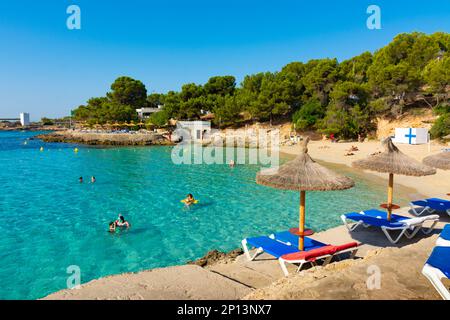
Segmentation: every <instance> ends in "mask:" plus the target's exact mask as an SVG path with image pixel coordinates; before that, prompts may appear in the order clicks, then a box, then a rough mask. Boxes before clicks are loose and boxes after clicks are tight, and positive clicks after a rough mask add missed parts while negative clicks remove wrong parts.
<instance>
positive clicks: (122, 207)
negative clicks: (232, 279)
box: [0, 132, 385, 299]
mask: <svg viewBox="0 0 450 320" xmlns="http://www.w3.org/2000/svg"><path fill="white" fill-rule="evenodd" d="M35 134H36V133H29V132H0V186H1V192H0V214H1V215H2V223H0V235H1V241H0V261H1V266H0V283H1V285H0V298H1V299H35V298H40V297H43V296H45V295H47V294H49V293H52V292H54V291H57V290H60V289H64V288H66V280H67V277H68V274H67V273H66V269H67V267H68V266H70V265H77V266H79V267H80V269H81V281H82V282H83V283H84V282H87V281H89V280H92V279H95V278H99V277H103V276H106V275H111V274H117V273H123V272H134V271H140V270H144V269H150V268H155V267H163V266H169V265H175V264H182V263H185V262H187V261H189V260H193V259H196V258H199V257H201V256H203V255H204V254H205V253H206V252H207V251H208V250H212V249H219V250H231V249H234V248H236V247H238V246H239V245H240V240H241V239H243V238H244V237H247V236H255V235H263V234H269V233H271V232H273V231H279V230H284V229H287V228H289V227H293V226H296V225H297V223H298V198H299V195H298V193H297V192H289V191H279V190H274V189H271V188H267V187H263V186H259V185H257V184H256V183H255V174H256V172H257V171H258V170H259V167H258V166H256V165H252V166H250V165H249V166H238V167H236V168H234V169H230V168H229V167H228V166H226V165H191V166H188V165H183V166H177V165H174V164H173V163H172V161H171V148H170V147H149V148H103V149H102V148H87V147H82V146H78V148H79V149H80V151H79V152H78V153H75V152H74V151H73V149H74V147H75V146H74V145H69V144H48V143H43V142H41V141H39V140H30V141H27V138H29V137H32V136H33V135H35ZM24 142H27V144H26V145H24ZM41 146H43V147H44V151H43V152H40V151H39V148H40V147H41ZM91 175H95V176H96V178H97V183H95V184H90V183H88V181H89V177H90V176H91ZM79 176H83V177H84V178H85V183H83V184H80V183H78V177H79ZM354 178H355V179H356V182H357V185H356V187H355V188H353V189H350V190H346V191H334V192H308V194H307V224H308V226H309V227H311V228H313V229H314V230H316V231H320V230H324V229H327V228H330V227H333V226H337V225H339V224H340V220H339V215H340V214H342V213H345V212H348V211H354V210H361V209H364V208H371V207H374V206H376V204H379V203H380V202H382V201H384V200H385V197H384V192H385V189H384V186H383V185H371V186H370V187H369V183H370V182H369V181H367V180H362V179H361V178H359V177H355V176H354ZM188 192H191V193H193V194H194V196H195V197H196V198H198V199H200V203H199V204H198V205H196V206H195V207H194V208H193V209H192V210H190V211H186V210H183V205H182V204H181V203H180V199H183V198H184V197H185V196H186V194H187V193H188ZM119 212H122V213H123V214H124V215H125V217H126V218H127V219H128V220H129V221H130V222H131V223H132V228H131V229H130V230H129V231H124V232H120V233H117V234H110V233H108V232H107V226H108V222H110V221H113V220H114V219H116V217H117V214H118V213H119Z"/></svg>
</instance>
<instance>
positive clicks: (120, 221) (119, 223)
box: [115, 213, 131, 228]
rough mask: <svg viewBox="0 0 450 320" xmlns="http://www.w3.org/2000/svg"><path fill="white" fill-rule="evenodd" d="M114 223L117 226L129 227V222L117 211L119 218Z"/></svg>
mask: <svg viewBox="0 0 450 320" xmlns="http://www.w3.org/2000/svg"><path fill="white" fill-rule="evenodd" d="M115 224H116V226H117V227H125V228H129V227H131V224H130V223H129V222H128V221H126V220H125V218H124V216H123V215H122V214H121V213H119V218H118V219H117V220H116V222H115Z"/></svg>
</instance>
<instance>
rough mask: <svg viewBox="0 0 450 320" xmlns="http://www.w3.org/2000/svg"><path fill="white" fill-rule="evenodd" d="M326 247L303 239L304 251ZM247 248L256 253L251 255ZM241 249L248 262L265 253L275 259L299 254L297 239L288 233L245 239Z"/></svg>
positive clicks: (308, 239)
mask: <svg viewBox="0 0 450 320" xmlns="http://www.w3.org/2000/svg"><path fill="white" fill-rule="evenodd" d="M324 246H326V244H325V243H321V242H319V241H316V240H313V239H311V238H308V237H305V250H304V251H309V250H312V249H317V248H320V247H324ZM249 247H254V248H256V252H255V253H254V254H253V255H251V254H250V250H249ZM242 248H243V249H244V253H245V255H246V256H247V258H248V260H250V261H252V260H254V259H255V258H256V257H257V256H258V255H260V254H261V253H263V252H266V253H268V254H270V255H272V256H274V257H275V258H277V259H279V258H280V257H281V256H283V255H285V254H289V253H294V252H299V251H300V250H299V249H298V237H297V236H295V235H293V234H290V233H289V231H285V232H279V233H274V234H273V235H271V236H269V237H267V236H261V237H253V238H246V239H244V240H242Z"/></svg>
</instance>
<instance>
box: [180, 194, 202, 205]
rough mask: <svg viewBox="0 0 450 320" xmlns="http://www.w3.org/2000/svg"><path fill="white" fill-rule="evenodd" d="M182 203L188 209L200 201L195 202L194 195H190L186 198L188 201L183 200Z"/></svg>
mask: <svg viewBox="0 0 450 320" xmlns="http://www.w3.org/2000/svg"><path fill="white" fill-rule="evenodd" d="M181 202H183V203H184V205H185V206H186V207H190V206H191V205H193V204H196V203H197V202H198V200H195V199H194V196H193V195H192V193H189V194H188V195H187V196H186V199H184V200H181Z"/></svg>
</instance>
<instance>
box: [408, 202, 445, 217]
mask: <svg viewBox="0 0 450 320" xmlns="http://www.w3.org/2000/svg"><path fill="white" fill-rule="evenodd" d="M409 205H410V206H411V211H412V212H413V213H414V214H415V215H416V216H420V215H422V214H423V213H433V212H435V211H437V212H446V213H447V214H448V215H449V216H450V201H449V200H444V199H439V198H429V199H425V200H418V201H412V202H411V203H410V204H409Z"/></svg>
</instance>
